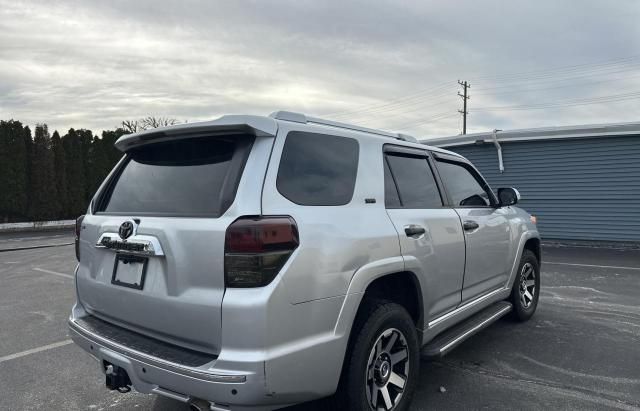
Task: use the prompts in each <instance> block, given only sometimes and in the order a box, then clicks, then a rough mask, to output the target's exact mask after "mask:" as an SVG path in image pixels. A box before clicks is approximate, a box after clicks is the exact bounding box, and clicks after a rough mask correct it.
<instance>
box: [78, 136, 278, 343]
mask: <svg viewBox="0 0 640 411" xmlns="http://www.w3.org/2000/svg"><path fill="white" fill-rule="evenodd" d="M205 134H206V133H205ZM158 141H159V142H156V143H145V144H144V145H139V146H134V147H133V148H130V149H129V151H128V152H127V155H126V156H125V158H124V159H123V160H122V161H121V162H120V163H119V165H118V166H117V167H116V169H115V170H114V171H113V172H112V175H111V176H110V177H109V178H108V179H107V181H106V182H105V183H104V184H103V187H102V188H101V189H100V192H99V194H98V195H96V197H95V198H94V201H93V203H92V209H93V212H92V213H91V214H88V215H86V216H85V218H84V220H83V221H82V230H81V234H80V264H79V268H78V274H77V291H78V298H79V301H80V303H81V304H82V305H83V306H84V308H85V309H86V310H87V312H89V313H90V314H91V315H94V316H96V317H98V318H101V319H103V320H105V321H108V322H111V323H113V324H116V325H119V326H122V327H125V328H128V329H130V330H133V331H136V332H139V333H142V334H145V335H148V336H151V337H154V338H157V339H160V340H163V341H166V342H170V343H174V344H179V345H181V346H185V347H188V348H191V349H196V350H200V351H205V352H209V353H213V354H218V353H219V350H220V341H221V306H222V300H223V296H224V292H225V285H224V241H225V231H226V229H227V227H228V226H229V225H230V224H231V223H232V222H233V221H234V220H235V219H236V218H237V217H239V216H240V215H246V214H254V215H256V214H260V197H259V195H255V194H253V193H256V192H258V193H259V192H260V187H261V185H262V176H263V175H264V169H262V170H263V171H262V175H259V174H258V173H253V171H254V170H257V169H258V168H259V167H257V166H256V164H258V165H262V163H263V162H264V163H265V166H266V161H268V151H269V150H268V149H264V147H263V148H262V149H259V147H260V146H261V145H263V146H264V145H265V144H268V145H269V149H270V145H271V144H272V141H273V140H272V139H268V138H265V137H264V136H263V137H256V136H255V135H246V134H235V135H222V136H220V135H215V136H206V135H205V136H203V135H202V134H200V135H199V137H198V138H175V139H166V138H163V139H159V140H158ZM256 152H257V154H256ZM260 156H262V157H267V159H264V158H262V159H260V158H257V157H260ZM252 162H253V163H254V165H253V166H252V165H251V163H252ZM252 173H253V174H254V175H247V174H252ZM243 193H251V194H248V195H243Z"/></svg>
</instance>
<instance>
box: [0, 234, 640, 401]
mask: <svg viewBox="0 0 640 411" xmlns="http://www.w3.org/2000/svg"><path fill="white" fill-rule="evenodd" d="M72 240H73V239H72V237H71V233H69V232H49V233H20V234H16V233H14V234H0V249H6V248H16V247H31V246H39V245H50V244H64V243H69V242H71V241H72ZM543 260H544V262H543V266H542V294H541V298H540V303H539V307H538V311H537V313H536V315H535V316H534V317H533V318H532V320H531V321H529V322H527V323H524V324H520V323H515V322H512V321H509V320H507V319H503V320H500V321H498V322H497V323H495V324H493V325H491V326H490V327H489V328H487V329H486V330H484V331H482V332H480V333H479V334H477V335H475V336H473V337H472V338H470V339H469V340H467V341H465V342H464V343H463V344H462V345H460V346H459V347H458V348H456V349H455V350H454V351H453V352H451V353H450V354H449V355H447V356H446V357H444V358H441V359H438V360H425V361H422V363H421V367H422V368H421V378H420V381H419V384H418V390H417V392H416V395H415V397H414V402H413V405H412V407H411V410H413V411H418V410H427V409H428V410H460V409H464V410H472V409H474V410H475V409H491V410H514V409H518V410H540V409H552V410H558V409H562V410H565V409H566V410H607V409H611V410H640V250H638V249H635V250H634V249H614V248H604V247H603V248H593V247H545V248H544V250H543ZM74 266H75V257H74V251H73V246H69V245H64V246H56V247H51V248H35V249H25V250H17V251H7V252H0V409H2V410H31V409H47V410H51V409H55V410H58V409H64V410H130V409H140V410H146V409H150V410H176V409H177V410H186V409H188V408H187V407H186V406H185V405H184V404H180V403H178V402H175V401H173V400H169V399H165V398H157V397H154V396H150V395H143V394H139V393H134V392H132V393H128V394H120V393H115V392H110V391H107V390H106V389H105V388H104V377H103V375H102V373H101V371H100V370H99V368H98V365H97V363H96V362H95V361H94V360H92V359H91V358H90V357H89V356H88V355H87V354H85V353H84V352H83V351H81V350H80V349H79V348H77V347H76V346H74V345H73V344H71V343H69V342H68V338H69V337H68V333H67V327H66V319H67V316H68V313H69V309H70V307H71V305H72V304H73V301H74V290H73V280H72V278H70V277H68V275H71V274H72V273H73V268H74ZM60 274H62V275H60ZM440 387H444V388H445V391H444V392H441V390H440ZM312 406H314V407H316V408H317V407H318V406H319V405H318V403H316V404H304V405H301V406H298V407H295V408H291V409H290V410H305V409H309V408H311V407H312Z"/></svg>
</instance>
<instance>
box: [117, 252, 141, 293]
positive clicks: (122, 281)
mask: <svg viewBox="0 0 640 411" xmlns="http://www.w3.org/2000/svg"><path fill="white" fill-rule="evenodd" d="M147 260H148V259H147V258H145V257H139V256H136V255H123V254H117V255H116V262H115V264H114V266H113V276H112V277H111V284H115V285H120V286H122V287H129V288H135V289H138V290H142V287H143V286H144V277H145V274H146V271H147Z"/></svg>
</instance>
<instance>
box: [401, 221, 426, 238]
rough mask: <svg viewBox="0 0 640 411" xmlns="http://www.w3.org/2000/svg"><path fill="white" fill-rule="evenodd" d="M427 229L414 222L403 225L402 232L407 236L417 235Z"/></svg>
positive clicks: (414, 236)
mask: <svg viewBox="0 0 640 411" xmlns="http://www.w3.org/2000/svg"><path fill="white" fill-rule="evenodd" d="M426 232H427V230H425V229H424V227H422V226H419V225H416V224H409V225H408V226H405V227H404V233H405V234H406V235H407V237H413V238H416V237H419V236H421V235H422V234H424V233H426Z"/></svg>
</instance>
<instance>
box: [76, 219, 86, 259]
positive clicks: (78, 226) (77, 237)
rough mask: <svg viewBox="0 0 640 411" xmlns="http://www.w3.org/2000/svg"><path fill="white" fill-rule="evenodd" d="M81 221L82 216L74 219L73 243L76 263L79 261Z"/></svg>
mask: <svg viewBox="0 0 640 411" xmlns="http://www.w3.org/2000/svg"><path fill="white" fill-rule="evenodd" d="M82 220H84V215H81V216H80V217H78V218H76V228H75V234H76V240H75V243H76V259H77V260H78V262H79V261H80V230H81V229H82Z"/></svg>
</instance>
